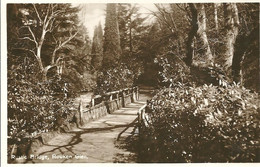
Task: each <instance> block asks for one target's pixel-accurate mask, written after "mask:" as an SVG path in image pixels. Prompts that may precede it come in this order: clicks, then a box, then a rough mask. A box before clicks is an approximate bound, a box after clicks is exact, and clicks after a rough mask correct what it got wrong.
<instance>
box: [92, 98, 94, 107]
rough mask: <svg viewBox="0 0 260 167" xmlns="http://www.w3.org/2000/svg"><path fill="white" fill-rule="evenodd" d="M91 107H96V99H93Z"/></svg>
mask: <svg viewBox="0 0 260 167" xmlns="http://www.w3.org/2000/svg"><path fill="white" fill-rule="evenodd" d="M91 106H92V107H93V106H95V98H93V99H91Z"/></svg>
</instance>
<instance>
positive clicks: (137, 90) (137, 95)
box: [136, 86, 139, 101]
mask: <svg viewBox="0 0 260 167" xmlns="http://www.w3.org/2000/svg"><path fill="white" fill-rule="evenodd" d="M136 100H137V101H138V100H139V87H138V86H136Z"/></svg>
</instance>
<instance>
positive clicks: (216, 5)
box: [214, 3, 219, 33]
mask: <svg viewBox="0 0 260 167" xmlns="http://www.w3.org/2000/svg"><path fill="white" fill-rule="evenodd" d="M218 7H219V4H218V3H214V21H215V30H216V32H217V33H218Z"/></svg>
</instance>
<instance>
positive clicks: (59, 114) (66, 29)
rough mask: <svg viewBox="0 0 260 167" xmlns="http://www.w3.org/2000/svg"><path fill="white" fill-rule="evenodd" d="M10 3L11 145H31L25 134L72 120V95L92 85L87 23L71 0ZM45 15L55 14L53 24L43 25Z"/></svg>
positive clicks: (42, 130)
mask: <svg viewBox="0 0 260 167" xmlns="http://www.w3.org/2000/svg"><path fill="white" fill-rule="evenodd" d="M7 8H8V13H7V17H8V20H7V26H8V31H7V35H8V40H7V47H8V48H7V52H8V66H7V68H8V69H7V70H8V90H7V91H8V139H9V140H8V145H12V144H17V145H20V144H25V145H26V144H27V145H28V143H24V140H23V141H22V139H29V140H30V139H31V138H33V137H35V136H37V135H39V134H41V133H43V132H48V131H53V130H58V129H60V128H61V127H62V126H63V124H66V122H69V121H71V120H72V117H71V114H72V112H71V111H70V109H71V107H72V104H71V99H70V98H71V97H73V96H74V95H76V93H77V92H78V91H79V90H80V89H87V88H89V87H88V85H89V83H86V81H85V79H84V77H82V76H84V73H85V72H86V70H87V64H88V60H87V59H86V57H87V54H88V53H89V51H88V50H89V39H88V36H87V34H86V33H87V30H86V28H84V27H83V26H82V25H80V24H78V18H77V12H78V9H77V8H75V7H72V6H71V5H70V4H51V5H50V4H8V6H7ZM48 10H53V12H49V13H48V12H47V11H48ZM50 15H51V16H50ZM45 16H46V19H51V20H50V22H51V25H49V26H48V27H44V26H43V18H44V17H45ZM47 16H49V18H48V17H47ZM53 18H54V19H53ZM45 28H46V29H45ZM45 30H46V31H47V32H46V34H45V36H44V38H42V37H43V35H42V34H43V32H45ZM76 32H77V33H76ZM72 34H74V35H72ZM40 39H43V41H41V40H40ZM40 45H41V46H42V48H41V47H39V46H40ZM75 48H77V49H76V50H75ZM38 56H39V57H38ZM60 60H61V61H60ZM41 65H43V66H41ZM42 67H44V69H45V71H44V72H45V74H43V68H42ZM43 75H45V76H44V77H43ZM43 78H44V79H43ZM18 147H19V146H18ZM22 154H24V153H22Z"/></svg>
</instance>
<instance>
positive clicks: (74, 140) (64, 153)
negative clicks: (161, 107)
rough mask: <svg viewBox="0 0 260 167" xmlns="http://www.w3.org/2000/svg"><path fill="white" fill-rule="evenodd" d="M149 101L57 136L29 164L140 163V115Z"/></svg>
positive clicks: (144, 96)
mask: <svg viewBox="0 0 260 167" xmlns="http://www.w3.org/2000/svg"><path fill="white" fill-rule="evenodd" d="M148 98H150V97H149V96H147V95H140V100H139V101H138V102H136V103H131V104H129V105H127V106H126V107H125V108H122V109H120V110H117V111H115V112H114V113H113V114H109V115H106V116H104V117H102V118H100V119H98V120H96V121H93V122H90V123H87V124H86V125H85V126H84V127H81V128H77V129H74V130H72V131H71V132H68V133H63V134H60V135H58V136H56V137H55V138H53V139H52V140H50V141H49V142H48V144H46V145H44V146H42V147H41V148H39V149H38V150H37V152H35V153H34V155H35V157H34V159H33V160H30V161H28V163H42V162H44V163H71V162H73V163H75V162H76V163H80V162H81V163H82V162H97V163H98V162H137V148H138V145H137V144H138V143H137V142H135V141H136V139H137V133H138V132H137V129H136V127H135V124H136V121H137V112H138V109H139V108H140V107H142V106H143V105H144V104H145V102H146V100H147V99H148ZM36 155H38V156H36Z"/></svg>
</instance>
